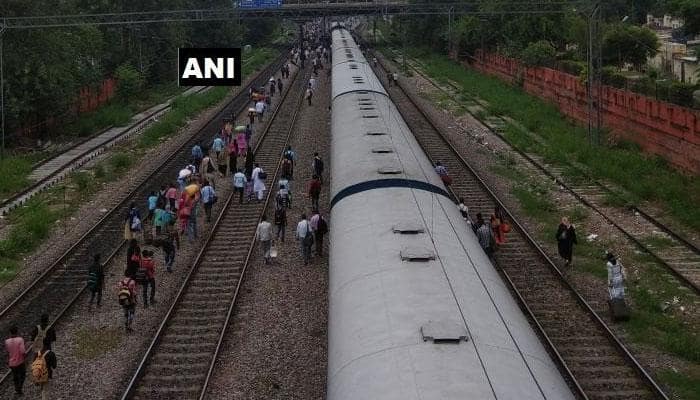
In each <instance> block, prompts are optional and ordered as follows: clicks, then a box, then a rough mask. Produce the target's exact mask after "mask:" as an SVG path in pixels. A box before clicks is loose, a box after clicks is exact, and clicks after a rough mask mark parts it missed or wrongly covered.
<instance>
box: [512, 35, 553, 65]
mask: <svg viewBox="0 0 700 400" xmlns="http://www.w3.org/2000/svg"><path fill="white" fill-rule="evenodd" d="M556 56H557V51H556V49H555V48H554V46H552V44H551V43H549V42H548V41H546V40H540V41H538V42H534V43H530V44H529V45H528V46H527V47H526V48H525V50H523V51H522V52H521V53H520V58H521V59H522V60H523V62H524V63H525V64H526V65H529V66H533V67H549V66H552V65H553V64H554V60H555V59H556Z"/></svg>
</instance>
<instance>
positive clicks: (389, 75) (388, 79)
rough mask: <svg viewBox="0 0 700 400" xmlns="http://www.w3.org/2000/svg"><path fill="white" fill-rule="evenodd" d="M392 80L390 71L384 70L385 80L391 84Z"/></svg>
mask: <svg viewBox="0 0 700 400" xmlns="http://www.w3.org/2000/svg"><path fill="white" fill-rule="evenodd" d="M393 81H394V78H393V76H392V75H391V72H389V71H387V72H386V82H387V83H388V84H389V86H391V83H392V82H393Z"/></svg>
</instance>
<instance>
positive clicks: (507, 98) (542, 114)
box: [422, 55, 700, 229]
mask: <svg viewBox="0 0 700 400" xmlns="http://www.w3.org/2000/svg"><path fill="white" fill-rule="evenodd" d="M422 60H423V63H424V65H425V66H426V72H428V74H429V75H431V76H433V77H435V78H437V77H444V78H448V79H450V80H452V81H454V82H455V83H457V84H459V85H460V86H461V87H462V88H463V90H465V91H469V92H471V93H475V94H478V96H479V97H480V98H482V99H483V100H485V101H487V102H488V103H489V104H490V105H491V106H490V107H489V111H491V108H494V109H496V110H497V111H498V112H500V113H502V114H504V115H507V116H509V117H510V118H513V119H514V120H516V121H518V122H519V123H520V124H522V125H523V126H525V127H526V128H528V129H530V130H532V131H534V132H536V133H537V134H538V135H539V136H540V137H541V138H542V140H543V143H542V144H541V143H539V142H537V141H533V140H532V138H531V137H529V136H528V135H527V134H526V133H524V132H523V131H522V130H519V129H516V128H511V127H510V126H507V127H506V132H505V134H506V137H508V139H509V140H511V141H512V142H513V143H514V144H515V145H517V146H519V147H521V148H526V149H528V150H529V151H534V152H536V153H539V154H541V155H543V156H544V157H545V158H547V159H549V160H555V161H558V162H560V163H562V164H564V165H566V164H569V163H571V162H572V161H575V162H578V163H581V164H583V165H584V166H586V167H587V169H588V170H589V173H590V174H591V175H592V176H593V177H595V178H598V179H606V180H610V181H612V182H615V183H617V184H619V185H620V186H621V187H622V188H624V189H626V190H627V191H629V192H630V193H631V194H632V195H633V196H635V197H636V198H638V199H642V200H649V201H657V202H661V203H663V204H665V206H666V207H667V209H668V210H669V211H670V213H671V214H672V215H673V216H674V217H676V218H677V219H678V220H679V221H681V222H683V223H685V224H687V225H688V226H690V227H692V228H694V229H700V208H698V207H697V206H696V205H697V204H700V180H698V179H694V178H693V177H689V176H685V175H683V174H681V173H679V172H677V171H675V170H673V169H672V168H670V167H669V166H668V165H666V163H665V162H663V161H662V160H660V159H658V158H652V157H648V156H645V155H644V154H643V153H640V152H639V151H638V150H635V149H630V148H619V147H617V148H616V147H591V146H590V145H588V143H587V137H586V130H585V129H584V128H583V127H582V126H579V125H574V124H572V123H571V122H570V121H569V120H567V118H565V117H564V116H562V114H561V113H560V112H559V111H558V110H557V109H556V107H555V106H553V105H551V104H549V103H547V102H545V101H543V100H540V99H538V98H536V97H534V96H530V95H528V94H526V93H524V92H523V91H522V90H520V89H518V88H516V87H513V86H511V85H508V84H507V83H504V82H503V81H501V80H499V79H497V78H494V77H490V76H486V75H483V74H480V73H478V72H476V71H474V70H471V69H465V68H463V67H462V66H461V65H459V64H456V63H453V62H451V61H449V60H447V59H446V58H445V57H441V56H435V55H432V56H431V55H424V56H423V57H422ZM640 176H643V177H645V179H639V177H640ZM534 202H535V201H533V203H534Z"/></svg>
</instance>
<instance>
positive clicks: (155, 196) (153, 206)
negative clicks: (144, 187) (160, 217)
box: [146, 191, 158, 223]
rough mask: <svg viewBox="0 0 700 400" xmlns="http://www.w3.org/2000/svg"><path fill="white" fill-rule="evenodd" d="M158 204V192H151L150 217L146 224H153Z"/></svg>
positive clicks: (149, 202) (147, 218)
mask: <svg viewBox="0 0 700 400" xmlns="http://www.w3.org/2000/svg"><path fill="white" fill-rule="evenodd" d="M157 203H158V194H157V193H156V192H153V191H152V192H151V193H150V194H149V195H148V216H147V217H146V222H148V223H151V222H153V214H154V213H155V211H156V204H157Z"/></svg>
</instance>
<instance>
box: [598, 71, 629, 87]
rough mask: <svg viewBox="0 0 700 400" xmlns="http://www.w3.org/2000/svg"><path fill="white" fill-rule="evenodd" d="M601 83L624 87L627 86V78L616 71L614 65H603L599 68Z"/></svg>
mask: <svg viewBox="0 0 700 400" xmlns="http://www.w3.org/2000/svg"><path fill="white" fill-rule="evenodd" d="M601 79H602V80H603V84H605V85H610V86H614V87H616V88H619V89H624V88H625V87H626V86H627V78H626V77H625V76H624V75H622V74H621V73H619V72H618V71H617V68H615V67H603V69H602V70H601Z"/></svg>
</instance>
